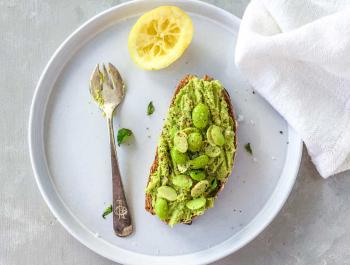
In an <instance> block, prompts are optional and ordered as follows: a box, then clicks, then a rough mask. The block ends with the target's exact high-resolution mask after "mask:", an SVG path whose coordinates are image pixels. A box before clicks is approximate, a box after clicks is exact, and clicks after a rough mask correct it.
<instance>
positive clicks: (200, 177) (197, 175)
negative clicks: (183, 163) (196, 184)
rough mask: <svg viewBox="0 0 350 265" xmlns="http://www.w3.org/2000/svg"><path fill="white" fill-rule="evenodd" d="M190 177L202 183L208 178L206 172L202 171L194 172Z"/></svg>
mask: <svg viewBox="0 0 350 265" xmlns="http://www.w3.org/2000/svg"><path fill="white" fill-rule="evenodd" d="M190 176H191V178H193V179H194V180H197V181H201V180H203V179H205V178H206V177H207V175H206V174H205V172H204V171H202V170H192V171H191V172H190Z"/></svg>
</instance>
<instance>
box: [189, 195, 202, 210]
mask: <svg viewBox="0 0 350 265" xmlns="http://www.w3.org/2000/svg"><path fill="white" fill-rule="evenodd" d="M206 202H207V200H206V199H205V198H203V197H199V198H196V199H193V200H191V201H189V202H187V203H186V207H187V208H188V209H190V210H198V209H200V208H202V207H203V206H204V205H205V203H206Z"/></svg>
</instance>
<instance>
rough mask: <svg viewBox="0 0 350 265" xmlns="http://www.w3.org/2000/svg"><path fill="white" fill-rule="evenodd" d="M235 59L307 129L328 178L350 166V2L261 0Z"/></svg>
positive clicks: (246, 19) (245, 22)
mask: <svg viewBox="0 0 350 265" xmlns="http://www.w3.org/2000/svg"><path fill="white" fill-rule="evenodd" d="M235 58H236V59H235V60H236V64H237V66H238V68H239V69H240V71H241V72H242V73H243V75H244V76H245V77H246V78H247V79H248V81H249V82H250V83H251V85H252V86H253V87H254V88H255V89H256V90H257V91H258V92H259V93H260V94H261V95H262V96H263V97H264V98H265V99H266V100H267V101H268V102H270V104H271V105H272V106H273V107H274V108H275V109H276V110H277V111H278V112H279V113H280V114H281V115H282V116H283V117H284V118H285V119H286V120H287V122H288V123H289V124H290V125H291V126H292V127H293V128H294V129H295V130H296V131H297V132H298V133H299V135H300V136H301V138H302V139H303V141H304V143H305V145H306V147H307V149H308V152H309V154H310V156H311V158H312V161H313V163H314V164H315V165H316V168H317V170H318V171H319V173H320V174H321V176H322V177H324V178H327V177H329V176H331V175H333V174H336V173H339V172H342V171H345V170H348V169H350V155H349V154H350V3H349V1H348V0H344V1H335V0H333V1H330V0H300V1H299V0H298V1H296V0H253V1H252V2H251V3H250V4H249V5H248V7H247V9H246V11H245V13H244V16H243V19H242V22H241V27H240V31H239V34H238V41H237V46H236V52H235Z"/></svg>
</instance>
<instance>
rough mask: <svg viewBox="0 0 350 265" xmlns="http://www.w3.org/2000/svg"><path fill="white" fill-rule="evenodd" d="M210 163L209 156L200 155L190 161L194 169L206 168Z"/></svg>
mask: <svg viewBox="0 0 350 265" xmlns="http://www.w3.org/2000/svg"><path fill="white" fill-rule="evenodd" d="M208 163H209V157H208V156H207V155H200V156H198V157H196V158H194V159H192V160H190V166H191V168H193V169H199V168H204V167H205V166H206V165H207V164H208Z"/></svg>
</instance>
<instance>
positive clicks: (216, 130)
mask: <svg viewBox="0 0 350 265" xmlns="http://www.w3.org/2000/svg"><path fill="white" fill-rule="evenodd" d="M211 137H212V139H213V141H214V143H215V144H216V145H218V146H222V145H224V144H225V137H224V135H223V134H222V131H221V128H220V127H219V126H216V125H213V128H212V129H211Z"/></svg>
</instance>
